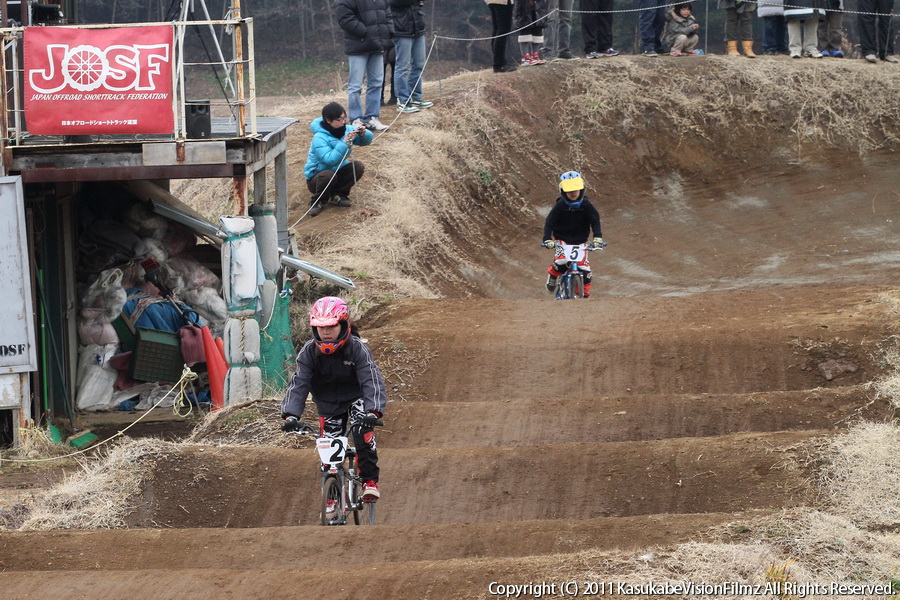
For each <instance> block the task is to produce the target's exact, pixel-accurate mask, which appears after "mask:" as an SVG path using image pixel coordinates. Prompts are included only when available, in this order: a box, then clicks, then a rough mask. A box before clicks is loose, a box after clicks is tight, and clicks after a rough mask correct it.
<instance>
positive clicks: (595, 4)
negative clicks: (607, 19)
mask: <svg viewBox="0 0 900 600" xmlns="http://www.w3.org/2000/svg"><path fill="white" fill-rule="evenodd" d="M579 7H580V9H581V10H582V11H595V10H600V0H581V3H580V4H579ZM599 29H600V15H598V14H597V13H595V12H583V13H582V15H581V37H582V38H583V39H584V53H585V54H591V53H593V52H600V51H602V50H606V48H601V47H600V45H599V42H598V39H597V36H598V35H599V34H598V32H599Z"/></svg>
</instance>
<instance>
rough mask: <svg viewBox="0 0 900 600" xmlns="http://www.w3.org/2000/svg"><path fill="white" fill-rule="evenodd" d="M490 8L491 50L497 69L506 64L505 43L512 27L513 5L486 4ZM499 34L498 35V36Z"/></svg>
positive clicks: (495, 68)
mask: <svg viewBox="0 0 900 600" xmlns="http://www.w3.org/2000/svg"><path fill="white" fill-rule="evenodd" d="M488 8H490V9H491V24H492V26H493V27H492V28H491V37H493V38H494V39H492V40H491V50H492V51H493V52H494V70H495V71H496V70H498V69H499V68H501V67H502V66H504V65H505V64H506V44H507V41H508V40H507V38H508V37H509V32H510V30H511V29H512V18H513V7H512V4H509V5H506V6H504V5H503V4H488ZM498 36H500V37H498Z"/></svg>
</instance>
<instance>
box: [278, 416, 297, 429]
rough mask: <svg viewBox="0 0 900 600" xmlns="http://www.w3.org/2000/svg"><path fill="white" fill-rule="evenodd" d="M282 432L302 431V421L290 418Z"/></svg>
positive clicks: (283, 425) (282, 426) (283, 426)
mask: <svg viewBox="0 0 900 600" xmlns="http://www.w3.org/2000/svg"><path fill="white" fill-rule="evenodd" d="M281 430H282V431H285V432H289V431H300V420H299V419H298V418H297V417H293V416H292V417H288V418H287V419H285V420H284V423H283V424H282V425H281Z"/></svg>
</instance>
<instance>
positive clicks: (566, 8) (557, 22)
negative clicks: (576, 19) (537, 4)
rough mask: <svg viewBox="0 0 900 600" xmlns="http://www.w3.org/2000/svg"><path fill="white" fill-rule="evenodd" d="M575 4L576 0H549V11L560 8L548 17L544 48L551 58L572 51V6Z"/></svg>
mask: <svg viewBox="0 0 900 600" xmlns="http://www.w3.org/2000/svg"><path fill="white" fill-rule="evenodd" d="M574 5H575V0H548V1H547V10H548V11H549V12H553V9H555V8H558V9H559V12H555V13H553V14H552V15H551V16H550V18H549V19H547V27H546V28H545V29H544V48H545V49H546V50H547V55H548V56H550V57H551V58H552V57H556V56H559V54H560V53H561V52H571V51H572V49H571V48H569V45H570V42H571V40H572V8H573V7H574ZM557 34H558V35H557Z"/></svg>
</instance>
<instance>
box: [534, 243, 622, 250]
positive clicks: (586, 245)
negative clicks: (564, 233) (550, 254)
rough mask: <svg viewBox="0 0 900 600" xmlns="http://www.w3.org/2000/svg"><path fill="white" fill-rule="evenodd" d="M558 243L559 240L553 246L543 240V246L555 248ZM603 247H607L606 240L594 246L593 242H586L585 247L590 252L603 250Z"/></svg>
mask: <svg viewBox="0 0 900 600" xmlns="http://www.w3.org/2000/svg"><path fill="white" fill-rule="evenodd" d="M558 245H560V243H559V242H554V243H553V245H552V246H548V245H547V244H544V243H543V242H541V248H550V249H553V248H556V246H558ZM568 245H570V246H577V245H578V244H568ZM603 248H606V242H603V243H602V244H600V246H599V247H594V245H593V244H588V243H586V244H584V249H585V250H587V251H588V252H593V251H594V250H602V249H603Z"/></svg>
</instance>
